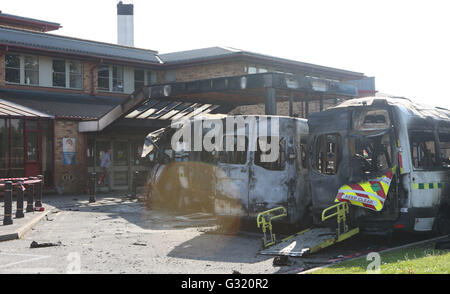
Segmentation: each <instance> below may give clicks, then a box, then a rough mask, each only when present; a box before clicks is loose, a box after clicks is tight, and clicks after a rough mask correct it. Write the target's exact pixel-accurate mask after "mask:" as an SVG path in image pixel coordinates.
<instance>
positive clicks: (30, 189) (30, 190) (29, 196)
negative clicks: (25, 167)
mask: <svg viewBox="0 0 450 294" xmlns="http://www.w3.org/2000/svg"><path fill="white" fill-rule="evenodd" d="M32 179H33V178H28V180H32ZM27 190H28V193H27V210H26V212H33V210H34V207H33V197H34V185H33V184H28V187H27Z"/></svg>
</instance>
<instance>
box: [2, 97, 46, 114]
mask: <svg viewBox="0 0 450 294" xmlns="http://www.w3.org/2000/svg"><path fill="white" fill-rule="evenodd" d="M2 116H6V117H28V118H53V116H51V115H48V114H45V113H43V112H40V111H37V110H34V109H31V108H28V107H25V106H23V105H19V104H16V103H13V102H10V101H6V100H3V99H0V117H2Z"/></svg>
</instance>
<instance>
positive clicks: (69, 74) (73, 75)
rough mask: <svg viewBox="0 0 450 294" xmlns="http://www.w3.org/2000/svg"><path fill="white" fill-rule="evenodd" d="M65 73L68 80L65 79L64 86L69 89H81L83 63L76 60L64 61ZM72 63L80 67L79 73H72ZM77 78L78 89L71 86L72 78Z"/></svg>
mask: <svg viewBox="0 0 450 294" xmlns="http://www.w3.org/2000/svg"><path fill="white" fill-rule="evenodd" d="M66 63H67V64H66V71H67V75H68V79H67V78H66V85H67V87H68V88H69V89H83V62H81V61H78V60H67V61H66ZM72 63H78V64H79V65H80V72H79V73H74V72H72V70H71V68H72ZM76 76H78V77H79V78H80V87H73V86H72V77H76Z"/></svg>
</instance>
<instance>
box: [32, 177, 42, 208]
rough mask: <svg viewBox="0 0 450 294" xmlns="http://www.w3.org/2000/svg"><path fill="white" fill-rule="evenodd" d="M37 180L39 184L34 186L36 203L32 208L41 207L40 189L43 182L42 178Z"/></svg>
mask: <svg viewBox="0 0 450 294" xmlns="http://www.w3.org/2000/svg"><path fill="white" fill-rule="evenodd" d="M38 179H39V180H40V182H39V183H37V184H36V202H35V204H34V206H35V207H42V187H43V184H44V182H43V180H42V176H38Z"/></svg>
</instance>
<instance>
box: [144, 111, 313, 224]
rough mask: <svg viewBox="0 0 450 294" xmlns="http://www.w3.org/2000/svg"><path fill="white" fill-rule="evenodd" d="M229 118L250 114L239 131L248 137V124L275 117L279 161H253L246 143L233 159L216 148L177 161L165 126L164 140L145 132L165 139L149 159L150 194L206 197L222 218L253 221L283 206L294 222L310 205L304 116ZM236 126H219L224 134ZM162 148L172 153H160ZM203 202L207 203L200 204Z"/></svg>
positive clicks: (173, 197)
mask: <svg viewBox="0 0 450 294" xmlns="http://www.w3.org/2000/svg"><path fill="white" fill-rule="evenodd" d="M233 117H234V118H238V117H242V118H246V119H249V122H250V123H249V124H248V125H246V126H245V128H246V129H245V130H244V133H245V136H246V137H247V138H248V137H249V130H250V129H254V130H255V129H256V128H258V127H259V122H260V121H261V119H264V120H266V121H268V124H269V125H270V124H271V123H270V122H271V121H272V120H271V119H272V118H276V120H277V121H278V124H279V134H278V136H277V139H280V144H282V148H283V150H282V152H281V153H282V156H283V159H282V160H279V161H278V163H277V164H278V165H277V164H274V165H270V164H267V165H264V164H261V163H259V162H258V161H257V160H256V157H257V152H255V151H252V150H253V149H251V148H248V146H249V144H251V143H250V142H248V143H247V148H246V150H245V152H241V154H240V155H239V156H240V158H239V159H238V160H234V161H233V160H229V154H228V155H227V154H223V153H221V152H216V153H214V154H213V153H207V152H206V153H205V152H197V151H190V152H187V153H186V154H185V155H184V156H181V157H183V159H182V160H180V161H179V162H177V160H176V157H177V155H176V154H175V152H174V151H173V150H171V149H170V146H169V145H168V143H169V142H170V139H169V138H168V137H170V136H171V135H172V134H173V131H170V130H169V129H167V130H166V131H165V132H161V131H159V135H161V134H162V136H163V137H165V138H163V139H161V138H158V139H155V138H154V136H152V135H149V136H148V139H149V140H150V139H151V140H154V141H156V140H158V141H159V142H164V143H163V144H164V146H160V147H158V148H156V149H158V150H159V151H160V152H159V153H160V154H159V155H157V156H156V157H158V160H155V159H154V160H153V162H154V164H153V166H152V168H151V171H150V177H149V181H148V182H149V186H150V187H152V192H151V193H153V194H154V197H157V198H158V199H159V200H160V201H166V202H171V203H189V202H191V203H192V202H195V201H197V202H209V201H211V207H212V211H213V212H214V213H215V214H216V215H217V216H218V217H222V218H227V217H231V218H241V219H251V220H255V219H256V216H257V215H258V214H259V213H260V212H263V211H266V210H268V209H271V208H275V207H279V206H283V207H285V208H286V209H287V212H288V217H287V218H285V219H284V220H283V221H284V222H287V223H291V224H297V223H298V222H299V221H300V220H301V219H302V218H304V217H305V216H306V214H307V210H308V209H307V208H308V205H309V204H310V197H309V193H308V192H307V189H308V183H307V175H308V173H307V159H306V155H307V152H306V141H307V137H308V125H307V121H306V120H305V119H299V118H290V117H282V116H267V115H264V116H233ZM201 119H205V118H201ZM225 119H226V118H217V119H213V118H207V119H206V120H210V121H211V120H216V121H222V122H223V124H224V125H225ZM194 122H195V119H191V120H189V121H187V122H184V124H186V123H190V124H194ZM238 131H239V130H238V129H236V130H233V131H232V132H229V131H227V130H224V132H223V136H224V137H228V136H233V135H234V134H235V132H238ZM255 139H256V140H255V141H256V142H253V144H257V143H258V142H259V141H258V140H259V136H257V137H256V138H255ZM147 145H148V146H147V147H144V150H153V148H149V146H150V145H151V143H149V144H147ZM161 153H166V154H170V153H172V155H171V156H165V155H164V156H162V155H161ZM145 155H146V156H148V154H145ZM227 156H228V157H227ZM170 157H171V158H170ZM179 157H180V156H179ZM227 158H228V159H227ZM255 160H256V161H255ZM169 174H170V175H169ZM183 182H184V184H183ZM180 199H185V200H181V201H180ZM205 206H209V204H208V205H203V207H205Z"/></svg>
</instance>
